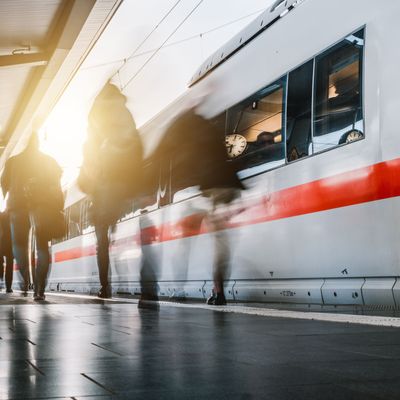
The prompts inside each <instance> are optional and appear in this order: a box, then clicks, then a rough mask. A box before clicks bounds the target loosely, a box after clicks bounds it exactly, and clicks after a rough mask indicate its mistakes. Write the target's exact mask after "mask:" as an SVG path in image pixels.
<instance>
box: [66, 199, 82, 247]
mask: <svg viewBox="0 0 400 400" xmlns="http://www.w3.org/2000/svg"><path fill="white" fill-rule="evenodd" d="M80 211H81V203H80V202H78V203H75V204H73V205H72V206H71V207H69V212H68V239H71V238H74V237H76V236H79V235H80V234H81V226H80Z"/></svg>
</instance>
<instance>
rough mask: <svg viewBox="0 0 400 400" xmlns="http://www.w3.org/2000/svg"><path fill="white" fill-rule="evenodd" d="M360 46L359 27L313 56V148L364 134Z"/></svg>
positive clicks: (323, 146)
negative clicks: (316, 55) (329, 47)
mask: <svg viewBox="0 0 400 400" xmlns="http://www.w3.org/2000/svg"><path fill="white" fill-rule="evenodd" d="M363 46H364V31H363V30H360V31H358V32H356V33H354V34H352V35H349V36H347V37H346V38H345V39H344V40H343V41H341V42H340V43H338V44H337V45H335V46H333V47H332V48H331V49H329V50H327V51H325V52H324V53H322V54H321V55H319V56H318V57H316V59H315V81H314V87H315V92H314V133H313V136H314V138H313V146H314V152H319V151H323V150H326V149H329V148H331V147H334V146H337V145H340V144H344V143H349V142H352V141H354V140H358V139H361V138H363V137H364V129H363V111H362V55H363Z"/></svg>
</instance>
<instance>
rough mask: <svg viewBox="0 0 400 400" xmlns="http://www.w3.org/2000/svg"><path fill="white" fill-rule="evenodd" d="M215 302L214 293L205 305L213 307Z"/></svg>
mask: <svg viewBox="0 0 400 400" xmlns="http://www.w3.org/2000/svg"><path fill="white" fill-rule="evenodd" d="M215 300H216V297H215V296H214V293H213V294H212V295H211V296H210V297H209V298H208V299H207V301H206V304H208V305H209V306H215Z"/></svg>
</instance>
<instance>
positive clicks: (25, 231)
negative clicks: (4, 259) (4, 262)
mask: <svg viewBox="0 0 400 400" xmlns="http://www.w3.org/2000/svg"><path fill="white" fill-rule="evenodd" d="M10 223H11V238H12V248H13V254H14V257H15V260H16V262H17V265H18V271H19V275H20V278H21V285H20V286H21V290H23V291H24V292H26V291H27V290H28V284H29V256H28V251H29V250H28V248H29V246H28V245H29V228H30V221H29V213H28V212H27V211H25V210H19V211H12V212H10Z"/></svg>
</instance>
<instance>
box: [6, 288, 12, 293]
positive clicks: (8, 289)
mask: <svg viewBox="0 0 400 400" xmlns="http://www.w3.org/2000/svg"><path fill="white" fill-rule="evenodd" d="M6 293H14V290H12V289H11V288H7V289H6Z"/></svg>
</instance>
